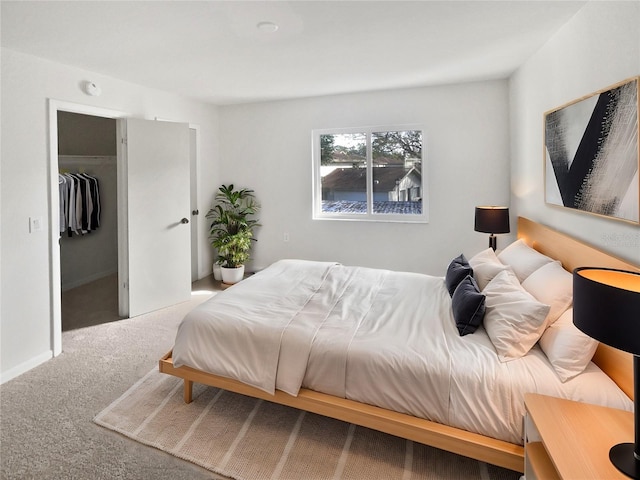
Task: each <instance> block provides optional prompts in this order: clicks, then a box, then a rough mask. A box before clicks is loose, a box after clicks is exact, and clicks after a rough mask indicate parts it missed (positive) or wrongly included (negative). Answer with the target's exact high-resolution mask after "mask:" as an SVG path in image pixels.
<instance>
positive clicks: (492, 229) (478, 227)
mask: <svg viewBox="0 0 640 480" xmlns="http://www.w3.org/2000/svg"><path fill="white" fill-rule="evenodd" d="M474 230H475V231H476V232H483V233H509V232H510V228H509V208H508V207H493V206H490V207H476V220H475V226H474Z"/></svg>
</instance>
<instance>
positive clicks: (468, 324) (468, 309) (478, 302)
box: [451, 275, 485, 336]
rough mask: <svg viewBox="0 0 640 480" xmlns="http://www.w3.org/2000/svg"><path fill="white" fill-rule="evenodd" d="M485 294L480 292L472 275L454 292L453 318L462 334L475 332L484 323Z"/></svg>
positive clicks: (452, 303) (452, 300) (452, 301)
mask: <svg viewBox="0 0 640 480" xmlns="http://www.w3.org/2000/svg"><path fill="white" fill-rule="evenodd" d="M484 302H485V296H484V295H483V294H482V293H480V289H479V288H478V284H477V283H476V281H475V280H474V279H473V277H472V276H471V275H467V276H466V277H465V278H464V279H463V280H462V281H461V282H460V283H459V284H458V286H457V288H456V290H455V291H454V292H453V297H452V299H451V305H452V309H453V318H454V319H455V321H456V327H458V332H459V333H460V336H464V335H467V334H469V333H473V332H475V331H476V329H477V328H478V327H479V326H480V324H481V323H482V319H483V317H484V311H485V306H484Z"/></svg>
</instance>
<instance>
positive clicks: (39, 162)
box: [0, 48, 219, 381]
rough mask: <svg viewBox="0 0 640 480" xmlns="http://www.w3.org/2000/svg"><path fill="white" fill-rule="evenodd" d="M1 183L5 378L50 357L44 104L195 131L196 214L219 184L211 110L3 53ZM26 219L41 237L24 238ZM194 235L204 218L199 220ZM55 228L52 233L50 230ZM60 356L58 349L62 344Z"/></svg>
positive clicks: (203, 262) (205, 254) (0, 341)
mask: <svg viewBox="0 0 640 480" xmlns="http://www.w3.org/2000/svg"><path fill="white" fill-rule="evenodd" d="M86 80H91V81H94V82H96V83H97V84H99V85H100V86H101V87H102V95H101V96H100V97H89V96H87V95H85V94H83V93H82V91H81V89H80V85H81V82H83V81H86ZM1 89H2V98H1V100H2V117H1V120H2V176H1V182H2V184H1V186H2V190H1V203H0V205H1V208H2V210H1V212H2V232H1V240H0V248H1V259H2V264H1V270H0V272H1V278H0V282H1V291H2V306H1V317H0V368H1V379H2V381H6V380H7V379H9V378H11V377H13V376H15V375H17V374H19V373H21V372H22V371H25V370H27V369H28V368H31V367H33V366H35V365H37V364H38V363H40V362H42V361H45V360H46V359H48V358H50V356H51V298H50V282H51V281H59V280H58V279H51V278H50V277H51V266H50V255H49V238H50V236H49V229H50V228H51V219H49V211H50V208H49V190H48V188H49V152H48V110H47V108H48V107H47V99H49V98H51V99H55V100H60V101H65V102H74V103H79V104H85V105H91V106H96V107H101V108H107V109H110V110H118V111H123V112H127V113H128V114H130V115H131V116H134V117H139V118H149V119H153V118H155V117H160V118H163V119H170V120H176V121H183V122H191V123H194V124H198V125H200V132H201V146H200V153H201V163H200V184H199V188H198V191H199V198H200V202H201V205H204V207H203V206H201V207H200V210H203V209H206V205H208V204H210V203H211V199H212V196H213V193H214V190H215V188H216V185H217V184H218V183H219V180H218V172H217V164H218V139H217V132H218V114H217V108H216V107H214V106H211V105H206V104H202V103H199V102H195V101H192V100H189V99H186V98H182V97H179V96H176V95H173V94H169V93H166V92H161V91H158V90H153V89H149V88H145V87H141V86H138V85H134V84H131V83H127V82H123V81H120V80H116V79H113V78H110V77H105V76H101V75H98V74H95V73H92V72H87V71H84V70H80V69H77V68H73V67H68V66H65V65H61V64H57V63H53V62H49V61H46V60H42V59H39V58H36V57H33V56H29V55H24V54H21V53H17V52H14V51H11V50H7V49H4V48H3V49H2V86H1ZM29 217H42V219H43V221H44V228H43V230H42V231H39V232H34V233H29ZM199 221H200V222H201V225H200V227H201V228H200V231H202V232H206V230H207V228H206V219H205V218H204V216H200V218H199ZM53 228H55V226H54V227H53ZM200 252H201V259H200V269H201V273H202V276H204V275H207V274H209V272H210V268H211V249H210V248H209V245H208V242H207V239H206V234H203V235H202V238H201V241H200ZM63 349H64V344H63Z"/></svg>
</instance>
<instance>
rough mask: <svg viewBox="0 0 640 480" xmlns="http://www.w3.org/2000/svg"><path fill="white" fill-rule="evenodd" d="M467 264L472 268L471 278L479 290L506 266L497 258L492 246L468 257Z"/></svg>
mask: <svg viewBox="0 0 640 480" xmlns="http://www.w3.org/2000/svg"><path fill="white" fill-rule="evenodd" d="M469 265H471V268H473V278H474V279H475V280H476V282H477V283H478V287H479V288H480V290H484V288H485V287H486V286H487V284H488V283H489V282H490V281H491V280H492V279H493V277H495V276H496V275H497V274H498V273H500V272H501V271H502V270H505V269H507V268H508V267H507V266H506V265H505V264H504V263H502V262H501V261H500V260H499V259H498V257H497V256H496V252H494V251H493V249H492V248H487V249H486V250H483V251H481V252H479V253H477V254H475V255H474V256H473V257H471V258H470V259H469Z"/></svg>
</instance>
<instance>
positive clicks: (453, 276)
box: [444, 253, 473, 297]
mask: <svg viewBox="0 0 640 480" xmlns="http://www.w3.org/2000/svg"><path fill="white" fill-rule="evenodd" d="M467 275H473V268H471V265H469V262H468V261H467V259H466V258H465V256H464V254H463V253H461V254H460V256H458V257H456V258H454V259H453V260H451V263H450V264H449V267H448V268H447V274H446V275H445V277H444V281H445V284H446V285H447V290H449V295H451V296H452V297H453V292H454V291H455V289H456V287H457V286H458V284H459V283H460V282H461V281H462V280H464V277H466V276H467Z"/></svg>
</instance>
